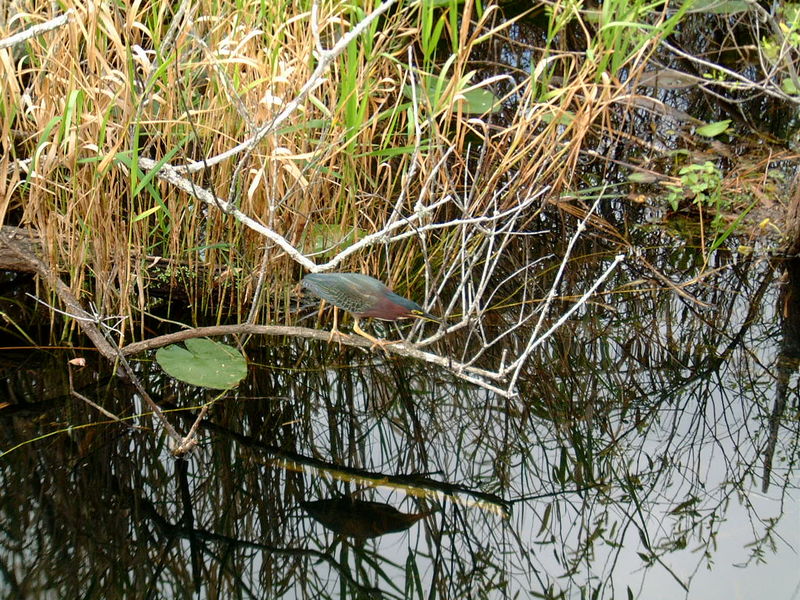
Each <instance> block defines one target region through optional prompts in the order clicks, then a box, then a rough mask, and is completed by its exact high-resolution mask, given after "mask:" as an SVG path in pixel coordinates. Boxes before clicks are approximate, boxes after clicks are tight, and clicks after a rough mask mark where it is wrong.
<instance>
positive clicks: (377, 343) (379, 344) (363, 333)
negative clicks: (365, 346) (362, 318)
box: [353, 317, 402, 352]
mask: <svg viewBox="0 0 800 600" xmlns="http://www.w3.org/2000/svg"><path fill="white" fill-rule="evenodd" d="M353 318H354V320H355V324H354V325H353V331H355V332H356V333H357V334H358V335H360V336H361V337H363V338H367V339H368V340H369V341H371V342H372V348H370V350H374V349H375V348H376V347H377V348H381V349H382V350H383V351H384V352H386V346H389V345H391V344H399V343H400V341H402V340H397V341H390V340H380V339H378V338H376V337H375V336H374V335H370V334H368V333H367V332H366V331H364V330H363V329H361V324H360V323H359V321H358V319H357V318H355V317H353Z"/></svg>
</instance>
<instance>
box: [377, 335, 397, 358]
mask: <svg viewBox="0 0 800 600" xmlns="http://www.w3.org/2000/svg"><path fill="white" fill-rule="evenodd" d="M370 339H372V346H370V347H369V349H370V351H372V352H374V351H375V349H376V348H380V349H381V350H383V352H384V354H386V355H387V356H388V355H389V350H387V346H391V345H393V344H402V343H403V340H379V339H377V338H370Z"/></svg>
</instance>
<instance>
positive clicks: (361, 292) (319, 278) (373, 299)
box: [300, 273, 440, 346]
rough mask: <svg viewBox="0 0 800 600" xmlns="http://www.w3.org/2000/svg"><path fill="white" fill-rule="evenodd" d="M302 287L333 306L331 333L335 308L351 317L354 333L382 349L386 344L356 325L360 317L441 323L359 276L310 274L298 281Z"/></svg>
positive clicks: (334, 325) (375, 280)
mask: <svg viewBox="0 0 800 600" xmlns="http://www.w3.org/2000/svg"><path fill="white" fill-rule="evenodd" d="M300 285H302V286H303V287H304V288H306V289H307V290H309V291H310V292H311V293H313V294H314V295H315V296H318V297H320V298H321V299H322V300H325V301H327V302H330V303H331V304H333V306H334V313H333V330H332V331H331V336H333V335H335V334H338V333H339V329H338V326H337V313H336V309H338V308H341V309H342V310H346V311H347V312H349V313H351V314H352V315H353V318H354V320H355V325H354V326H353V331H355V332H356V333H357V334H359V335H360V336H362V337H365V338H367V339H368V340H372V342H374V343H375V344H376V345H379V346H382V345H384V344H386V343H387V342H386V341H385V340H378V339H377V338H375V337H373V336H371V335H369V334H368V333H367V332H365V331H364V330H363V329H361V325H359V322H358V320H359V319H360V318H362V317H375V318H376V319H381V320H383V321H396V320H397V319H405V318H408V317H422V318H425V319H430V320H431V321H436V322H440V321H439V319H437V318H436V317H434V316H433V315H431V314H429V313H427V312H425V311H424V310H423V309H422V307H421V306H420V305H419V304H417V303H416V302H412V301H411V300H408V299H407V298H403V297H402V296H399V295H397V294H395V293H394V292H393V291H392V290H390V289H389V288H388V287H386V286H385V285H384V284H383V283H381V282H380V281H378V280H377V279H375V278H374V277H370V276H369V275H362V274H361V273H310V274H309V275H306V276H305V277H304V278H303V281H301V282H300Z"/></svg>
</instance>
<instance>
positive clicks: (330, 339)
mask: <svg viewBox="0 0 800 600" xmlns="http://www.w3.org/2000/svg"><path fill="white" fill-rule="evenodd" d="M346 335H347V334H346V333H342V332H341V331H339V329H338V328H334V329H331V334H330V335H329V336H328V343H329V344H332V343H333V339H334V338H337V340H336V341H337V342H338V343H339V347H340V348H341V347H342V338H343V337H345V336H346Z"/></svg>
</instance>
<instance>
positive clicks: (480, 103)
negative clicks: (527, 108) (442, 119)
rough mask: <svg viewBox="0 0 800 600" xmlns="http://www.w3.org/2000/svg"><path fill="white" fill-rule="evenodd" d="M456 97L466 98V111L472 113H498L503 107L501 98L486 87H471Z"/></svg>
mask: <svg viewBox="0 0 800 600" xmlns="http://www.w3.org/2000/svg"><path fill="white" fill-rule="evenodd" d="M456 98H463V99H464V108H463V110H464V112H465V113H467V114H470V115H482V114H484V113H488V112H491V113H496V112H498V111H500V110H501V109H502V108H503V107H502V106H501V105H500V99H499V98H498V97H497V96H495V95H494V94H493V93H492V92H490V91H489V90H487V89H485V88H471V89H469V90H465V91H463V92H461V93H460V94H458V95H457V96H456Z"/></svg>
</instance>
